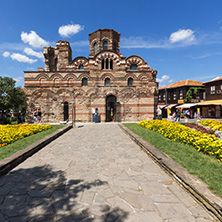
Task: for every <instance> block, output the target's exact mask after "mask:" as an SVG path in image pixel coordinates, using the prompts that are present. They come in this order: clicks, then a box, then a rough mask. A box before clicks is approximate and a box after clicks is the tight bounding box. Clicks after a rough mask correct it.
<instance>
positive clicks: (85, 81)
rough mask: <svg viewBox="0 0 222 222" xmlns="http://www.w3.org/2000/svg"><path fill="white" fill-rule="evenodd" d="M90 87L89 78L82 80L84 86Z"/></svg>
mask: <svg viewBox="0 0 222 222" xmlns="http://www.w3.org/2000/svg"><path fill="white" fill-rule="evenodd" d="M87 85H88V80H87V78H83V79H82V86H87Z"/></svg>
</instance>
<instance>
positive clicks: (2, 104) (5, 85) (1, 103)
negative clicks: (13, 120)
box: [0, 76, 26, 123]
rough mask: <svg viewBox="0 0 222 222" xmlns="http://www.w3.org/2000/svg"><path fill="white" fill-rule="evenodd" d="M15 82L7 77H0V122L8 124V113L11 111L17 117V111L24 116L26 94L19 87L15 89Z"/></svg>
mask: <svg viewBox="0 0 222 222" xmlns="http://www.w3.org/2000/svg"><path fill="white" fill-rule="evenodd" d="M15 83H16V81H15V80H14V79H12V78H9V77H1V76H0V122H2V123H8V120H7V117H8V113H10V112H11V111H13V113H14V116H18V114H19V111H20V112H21V114H23V115H24V114H25V110H26V102H25V98H26V94H25V93H24V91H23V90H22V88H21V87H15Z"/></svg>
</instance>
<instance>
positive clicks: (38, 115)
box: [37, 108, 42, 123]
mask: <svg viewBox="0 0 222 222" xmlns="http://www.w3.org/2000/svg"><path fill="white" fill-rule="evenodd" d="M41 119H42V112H41V109H40V108H38V113H37V120H38V123H41Z"/></svg>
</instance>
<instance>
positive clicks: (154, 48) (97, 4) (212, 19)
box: [0, 0, 222, 87]
mask: <svg viewBox="0 0 222 222" xmlns="http://www.w3.org/2000/svg"><path fill="white" fill-rule="evenodd" d="M0 21H1V22H0V30H1V31H0V33H1V34H0V76H3V77H5V76H9V77H12V78H14V79H15V80H16V81H17V86H22V87H23V86H24V73H23V71H31V70H33V71H37V67H44V61H43V56H42V48H43V47H44V46H49V45H50V46H53V47H55V43H56V42H57V41H58V40H68V41H69V42H70V43H71V47H72V51H73V59H74V58H75V57H77V56H85V57H88V55H89V45H88V34H89V33H92V32H94V31H95V30H97V29H102V28H110V29H114V30H116V31H117V32H119V33H121V41H120V52H121V53H122V54H123V56H125V57H128V56H130V55H139V56H141V57H142V58H143V59H144V60H145V61H146V62H147V63H148V64H149V65H150V67H151V68H153V69H156V70H157V71H158V74H157V78H158V81H159V82H160V86H164V85H168V84H171V83H173V82H177V81H180V80H186V79H191V80H198V81H203V82H206V81H209V80H212V79H214V78H217V77H219V76H222V1H221V0H213V1H212V0H180V1H179V0H155V1H154V0H153V1H150V0H137V1H131V0H118V1H117V0H110V1H101V0H94V1H92V0H81V1H75V0H63V1H55V0H54V1H51V0H45V1H42V0H38V1H34V0H26V1H25V0H19V1H18V0H7V1H6V0H0Z"/></svg>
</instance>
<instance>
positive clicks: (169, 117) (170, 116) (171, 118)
mask: <svg viewBox="0 0 222 222" xmlns="http://www.w3.org/2000/svg"><path fill="white" fill-rule="evenodd" d="M167 120H168V121H170V122H174V117H173V115H172V113H170V115H169V116H168V117H167Z"/></svg>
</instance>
